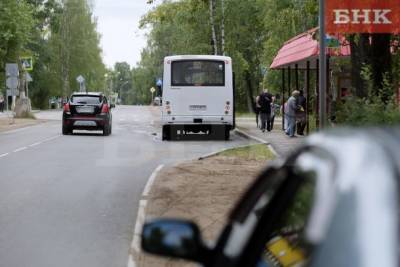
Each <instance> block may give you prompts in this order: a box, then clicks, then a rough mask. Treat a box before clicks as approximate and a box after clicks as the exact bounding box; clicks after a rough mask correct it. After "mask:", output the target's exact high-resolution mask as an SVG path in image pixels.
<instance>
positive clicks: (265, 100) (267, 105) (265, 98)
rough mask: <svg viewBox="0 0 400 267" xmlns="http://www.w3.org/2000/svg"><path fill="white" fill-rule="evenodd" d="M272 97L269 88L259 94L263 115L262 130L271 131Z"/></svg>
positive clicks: (261, 114)
mask: <svg viewBox="0 0 400 267" xmlns="http://www.w3.org/2000/svg"><path fill="white" fill-rule="evenodd" d="M271 99H272V95H271V94H270V93H268V90H267V89H264V91H263V92H262V93H261V94H260V95H259V98H258V104H259V105H260V117H261V131H262V132H265V129H267V131H268V132H269V131H271Z"/></svg>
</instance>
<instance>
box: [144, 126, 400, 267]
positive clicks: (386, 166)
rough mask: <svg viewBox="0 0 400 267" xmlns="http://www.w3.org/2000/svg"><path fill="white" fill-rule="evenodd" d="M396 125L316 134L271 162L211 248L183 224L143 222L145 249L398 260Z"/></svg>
mask: <svg viewBox="0 0 400 267" xmlns="http://www.w3.org/2000/svg"><path fill="white" fill-rule="evenodd" d="M399 137H400V129H390V130H389V129H386V130H380V129H376V130H374V129H369V130H365V131H361V130H340V131H338V132H336V133H331V134H317V135H315V136H312V137H310V138H309V139H308V141H307V142H306V144H305V145H304V146H303V147H302V148H300V149H299V150H298V151H297V152H295V153H294V154H292V155H291V156H290V157H289V158H288V159H287V160H286V161H285V162H283V163H280V164H275V165H274V166H271V167H269V168H268V169H267V170H266V171H265V172H264V173H263V174H262V175H260V177H259V178H258V179H257V180H256V182H255V183H254V185H253V186H252V187H251V188H250V189H249V190H248V192H247V193H246V194H245V195H244V196H243V198H242V199H241V200H240V201H239V203H238V205H237V206H236V208H235V209H234V210H233V212H232V214H231V216H230V218H229V220H228V223H227V225H226V226H225V228H224V230H223V231H222V234H221V235H220V237H219V239H218V241H217V242H216V245H215V246H212V247H210V246H207V245H206V244H205V243H204V242H203V241H202V240H201V237H200V231H199V229H198V227H197V226H196V225H195V224H194V223H192V222H188V221H181V220H176V219H160V220H154V221H152V222H149V223H147V224H145V226H144V228H143V234H142V247H143V249H144V251H147V252H149V253H153V254H157V255H163V256H168V257H175V258H181V259H186V260H191V261H196V262H198V263H200V264H202V265H203V266H224V267H229V266H268V267H270V266H323V267H331V266H332V267H337V266H352V267H357V266H367V267H368V266H371V267H372V266H387V267H395V266H398V265H399V252H398V251H399V248H400V246H399V226H400V223H399V181H400V180H399V179H400V177H399V171H400V141H399V140H400V139H399Z"/></svg>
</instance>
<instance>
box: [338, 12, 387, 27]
mask: <svg viewBox="0 0 400 267" xmlns="http://www.w3.org/2000/svg"><path fill="white" fill-rule="evenodd" d="M333 12H334V14H335V21H334V22H333V23H334V24H349V23H350V24H392V21H391V20H390V19H389V18H388V15H389V14H390V13H391V12H392V10H391V9H335V10H333Z"/></svg>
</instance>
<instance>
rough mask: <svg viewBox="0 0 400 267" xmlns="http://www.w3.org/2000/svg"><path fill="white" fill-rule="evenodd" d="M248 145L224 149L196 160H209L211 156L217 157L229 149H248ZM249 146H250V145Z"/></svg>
mask: <svg viewBox="0 0 400 267" xmlns="http://www.w3.org/2000/svg"><path fill="white" fill-rule="evenodd" d="M248 146H249V145H244V146H236V147H230V148H224V149H221V150H218V151H215V152H211V153H209V154H205V155H203V156H201V157H199V158H198V159H197V160H203V159H207V158H211V157H213V156H217V155H219V154H221V153H223V152H225V151H228V150H231V149H237V148H244V147H248ZM250 146H251V145H250Z"/></svg>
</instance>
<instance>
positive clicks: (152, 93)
mask: <svg viewBox="0 0 400 267" xmlns="http://www.w3.org/2000/svg"><path fill="white" fill-rule="evenodd" d="M155 91H156V88H154V87H151V88H150V92H151V103H154V92H155Z"/></svg>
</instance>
